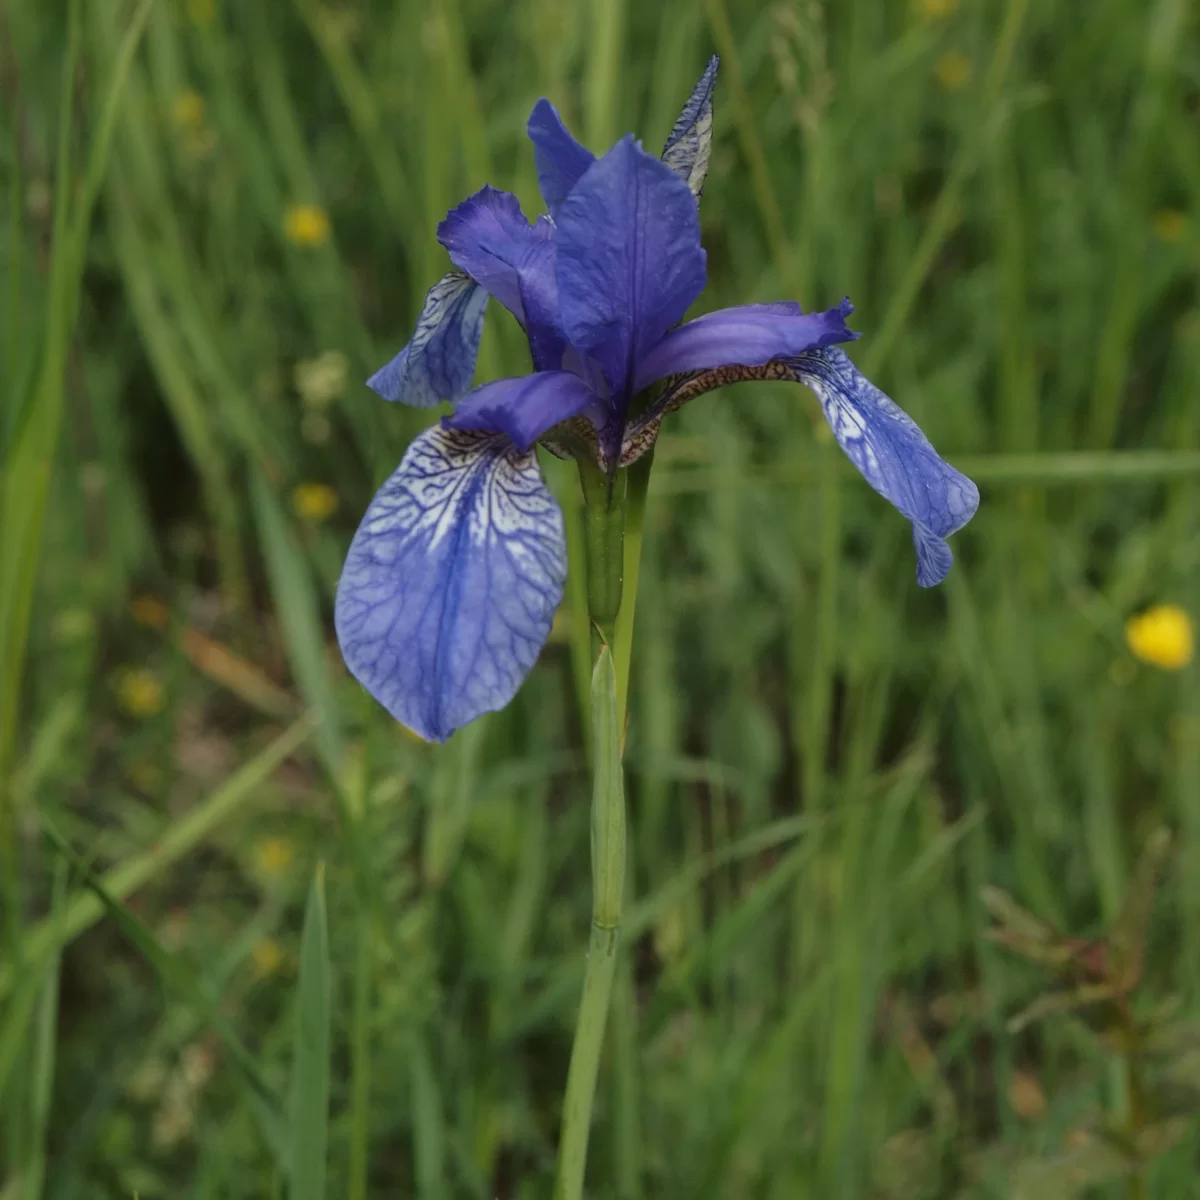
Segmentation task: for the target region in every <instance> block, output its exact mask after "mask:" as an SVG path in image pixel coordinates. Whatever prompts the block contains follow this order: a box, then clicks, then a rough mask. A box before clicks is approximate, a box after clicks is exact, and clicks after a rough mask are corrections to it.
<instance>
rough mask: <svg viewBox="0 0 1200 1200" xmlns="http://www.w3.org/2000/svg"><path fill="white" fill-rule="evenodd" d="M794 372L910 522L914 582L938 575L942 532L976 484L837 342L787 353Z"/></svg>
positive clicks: (943, 552) (857, 461) (964, 511)
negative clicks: (796, 354)
mask: <svg viewBox="0 0 1200 1200" xmlns="http://www.w3.org/2000/svg"><path fill="white" fill-rule="evenodd" d="M793 363H794V366H795V369H796V373H797V376H798V377H799V378H800V379H801V380H803V382H804V383H806V384H808V386H809V387H810V388H812V390H813V391H814V392H816V394H817V398H818V399H819V400H820V401H821V407H822V408H823V409H824V411H825V418H826V420H827V421H828V422H829V426H830V428H831V429H832V430H833V436H834V437H835V438H837V440H838V445H840V446H841V448H842V449H843V450H844V451H845V452H846V456H847V458H849V459H850V461H851V462H852V463H853V464H854V465H855V466H856V467H857V468H858V470H859V471H860V472H861V473H862V476H863V478H864V479H866V481H867V482H868V483H869V484H870V485H871V486H872V487H873V488H874V489H875V490H876V491H877V492H878V493H879V494H880V495H881V496H883V497H884V498H885V499H887V500H889V501H891V503H892V504H893V505H895V507H896V508H897V509H899V510H900V512H901V513H902V514H903V515H904V516H906V517H907V518H908V519H909V520H910V521H911V522H912V526H913V542H914V544H915V545H916V548H917V582H918V583H919V584H920V585H921V586H922V587H933V585H934V584H937V583H941V581H942V580H943V579H945V577H946V574H947V572H948V571H949V570H950V564H951V563H952V562H953V561H954V556H953V555H952V554H951V553H950V547H949V546H947V545H946V542H945V540H944V539H945V538H947V537H949V536H950V534H952V533H954V532H955V530H958V529H961V528H962V527H963V526H964V525H965V524H966V523H967V522H968V521H969V520H970V519H971V518H972V517H973V516H974V515H975V510H976V509H977V508H978V507H979V489H978V488H977V487H976V486H975V484H974V483H972V482H971V480H970V479H968V478H967V477H966V476H965V475H963V474H962V473H961V472H960V471H956V470H955V469H954V468H953V467H952V466H950V464H949V463H947V462H945V461H943V460H942V459H941V458H939V457H938V454H937V451H936V450H934V448H933V446H932V445H931V444H930V442H929V439H928V438H927V437H926V436H925V435H924V434H923V433H922V432H921V430H920V429H919V428H918V426H917V423H916V422H915V421H914V420H913V419H912V418H911V417H910V416H909V415H908V414H907V413H905V412H904V411H903V410H902V409H901V408H900V407H899V406H898V405H897V404H896V403H895V402H894V401H893V400H891V399H890V398H889V397H888V396H886V395H884V393H883V392H881V391H880V390H879V388H877V387H876V386H875V385H874V384H873V383H871V381H870V380H869V379H867V377H866V376H865V375H863V374H862V373H861V372H860V371H859V370H858V368H857V367H855V365H854V364H853V363H852V362H851V361H850V359H849V358H847V357H846V355H845V353H844V352H843V351H842V350H839V349H837V348H836V347H830V348H828V349H825V350H814V351H810V352H809V353H807V354H802V355H800V356H799V357H797V358H796V359H795V360H793Z"/></svg>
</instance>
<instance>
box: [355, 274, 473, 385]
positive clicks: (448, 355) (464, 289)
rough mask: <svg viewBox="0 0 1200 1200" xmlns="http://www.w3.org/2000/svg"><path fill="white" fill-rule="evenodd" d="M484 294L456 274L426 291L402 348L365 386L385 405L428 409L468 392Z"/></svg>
mask: <svg viewBox="0 0 1200 1200" xmlns="http://www.w3.org/2000/svg"><path fill="white" fill-rule="evenodd" d="M487 302H488V294H487V292H485V291H484V290H483V288H481V287H480V286H479V285H478V284H477V283H476V282H475V281H474V280H473V279H471V278H470V276H468V275H466V274H464V273H463V272H462V271H451V272H449V273H448V274H446V275H443V276H442V278H441V279H439V280H438V281H437V283H435V284H434V285H433V287H431V288H430V289H429V292H428V293H427V294H426V296H425V303H424V304H423V305H422V307H421V315H420V316H419V317H418V318H417V327H416V329H415V330H414V331H413V335H412V339H411V340H410V341H409V343H408V345H407V346H405V347H404V349H403V350H401V351H400V353H399V354H397V355H396V357H395V358H393V359H392V361H391V362H390V363H388V364H387V366H385V367H381V368H380V369H379V370H378V371H376V372H375V374H374V375H372V376H371V378H370V379H368V380H367V386H368V387H369V388H371V389H372V390H373V391H374V392H375V393H376V394H377V395H380V396H382V397H383V398H384V399H385V400H391V401H399V402H400V403H402V404H411V405H413V406H414V407H416V408H432V407H433V406H434V405H436V404H438V403H440V402H441V401H442V400H457V399H458V398H459V397H460V396H462V395H464V394H465V393H466V392H468V391H469V390H470V387H471V380H472V378H473V377H474V375H475V360H476V358H477V357H478V355H479V339H480V337H481V336H482V335H483V315H484V310H485V309H486V308H487Z"/></svg>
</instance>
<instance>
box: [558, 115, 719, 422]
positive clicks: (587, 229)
mask: <svg viewBox="0 0 1200 1200" xmlns="http://www.w3.org/2000/svg"><path fill="white" fill-rule="evenodd" d="M557 225H558V234H557V242H558V303H559V312H560V314H561V317H562V327H563V331H564V332H565V334H566V335H567V339H568V340H569V341H570V343H571V344H572V345H573V346H574V347H575V348H576V349H577V350H579V351H581V352H583V353H584V354H588V355H591V356H592V357H593V358H595V359H597V360H598V362H599V363H600V365H601V367H602V368H603V369H604V374H605V376H606V377H607V379H608V381H609V384H610V385H611V387H612V390H613V392H614V393H615V396H616V398H617V404H618V406H619V407H620V409H621V411H620V412H619V413H616V414H615V415H616V416H618V417H620V418H621V419H623V418H624V406H625V405H627V404H628V400H629V396H630V395H631V394H632V388H633V384H634V376H635V372H636V368H637V363H638V361H639V359H640V358H641V357H642V356H643V355H644V354H645V353H646V351H648V350H649V349H651V348H652V347H653V346H654V345H656V344H657V343H658V342H659V341H661V340H662V337H663V335H664V334H665V333H666V332H667V330H668V329H670V328H671V326H673V325H675V324H676V323H677V322H678V321H679V320H680V319H681V318H682V317H683V315H684V313H685V312H687V309H688V305H690V304H691V302H692V301H693V300H694V299H695V298H696V297H697V296H698V295H699V294H700V292H701V291H702V290H703V288H704V280H705V256H704V251H703V250H702V249H701V248H700V220H699V216H698V214H697V211H696V202H695V199H694V198H693V196H692V194H691V192H690V191H688V188H687V185H686V184H685V183H684V182H683V181H682V180H681V179H679V177H678V176H676V175H675V174H674V173H673V172H672V171H671V169H670V168H669V167H667V166H665V165H664V164H663V163H661V162H660V161H659V160H658V159H657V158H654V157H653V155H650V154H647V153H646V152H645V151H644V150H643V149H642V148H641V147H640V146H638V145H637V143H636V142H634V140H633V138H631V137H626V138H622V139H621V141H619V142H618V143H617V144H616V145H615V146H614V147H613V148H612V149H611V150H610V151H609V152H608V153H607V154H606V155H604V157H603V158H599V159H597V160H596V162H595V163H593V164H592V166H591V167H589V168H588V170H587V172H586V173H585V174H584V176H583V178H581V179H580V180H579V182H578V183H577V184H576V185H575V187H574V188H573V189H572V191H571V194H570V195H569V196H568V197H567V199H566V201H565V202H564V203H563V205H562V208H561V209H560V210H559V215H558V222H557Z"/></svg>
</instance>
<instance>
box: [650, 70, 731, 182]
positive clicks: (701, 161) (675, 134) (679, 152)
mask: <svg viewBox="0 0 1200 1200" xmlns="http://www.w3.org/2000/svg"><path fill="white" fill-rule="evenodd" d="M718 61H719V60H718V59H717V56H716V55H715V54H714V55H713V56H712V58H710V59H709V60H708V66H707V67H705V69H704V74H703V75H701V76H700V82H699V83H697V84H696V86H695V87H694V88H693V89H692V94H691V95H690V96H689V97H688V100H687V103H686V104H685V105H684V106H683V111H682V112H681V113H680V114H679V118H678V120H676V122H675V125H674V128H673V129H672V130H671V133H670V136H669V137H668V138H667V144H666V145H665V146H664V147H663V153H662V160H663V162H665V163H666V164H667V166H668V167H670V168H671V170H672V171H674V172H675V174H676V175H678V176H679V178H680V179H682V180H683V182H684V183H686V184H687V185H688V187H689V188H691V190H692V195H693V196H695V197H696V199H697V200H699V199H700V193H701V192H702V191H703V190H704V180H705V178H706V177H707V175H708V160H709V159H710V158H711V157H712V130H713V90H714V89H715V88H716V86H717V63H718Z"/></svg>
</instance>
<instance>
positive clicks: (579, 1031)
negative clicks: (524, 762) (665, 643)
mask: <svg viewBox="0 0 1200 1200" xmlns="http://www.w3.org/2000/svg"><path fill="white" fill-rule="evenodd" d="M620 729H621V726H620V722H619V720H618V716H617V686H616V675H615V672H614V670H613V659H612V654H611V653H610V651H609V648H608V646H607V645H604V646H601V648H600V656H599V658H598V659H597V661H596V667H595V670H594V671H593V672H592V753H593V760H592V761H593V766H592V933H591V939H590V943H589V946H588V959H587V970H586V972H585V974H584V979H583V1000H582V1002H581V1003H580V1006H579V1019H578V1021H577V1023H576V1026H575V1041H574V1043H573V1044H572V1046H571V1066H570V1069H569V1070H568V1072H567V1093H566V1097H565V1099H564V1100H563V1116H562V1132H561V1134H560V1137H559V1144H558V1169H557V1173H556V1177H555V1182H554V1196H555V1200H579V1198H580V1197H581V1196H582V1194H583V1175H584V1168H585V1166H586V1164H587V1144H588V1134H589V1133H590V1131H591V1124H592V1104H593V1101H594V1100H595V1096H596V1076H597V1073H598V1072H599V1069H600V1051H601V1049H602V1048H603V1046H604V1027H605V1023H606V1022H607V1020H608V1009H609V1003H610V1000H611V998H612V987H613V976H614V975H615V973H616V966H617V949H618V946H619V944H620V936H621V903H622V900H623V896H624V891H625V789H624V782H623V780H622V775H621V736H620Z"/></svg>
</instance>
